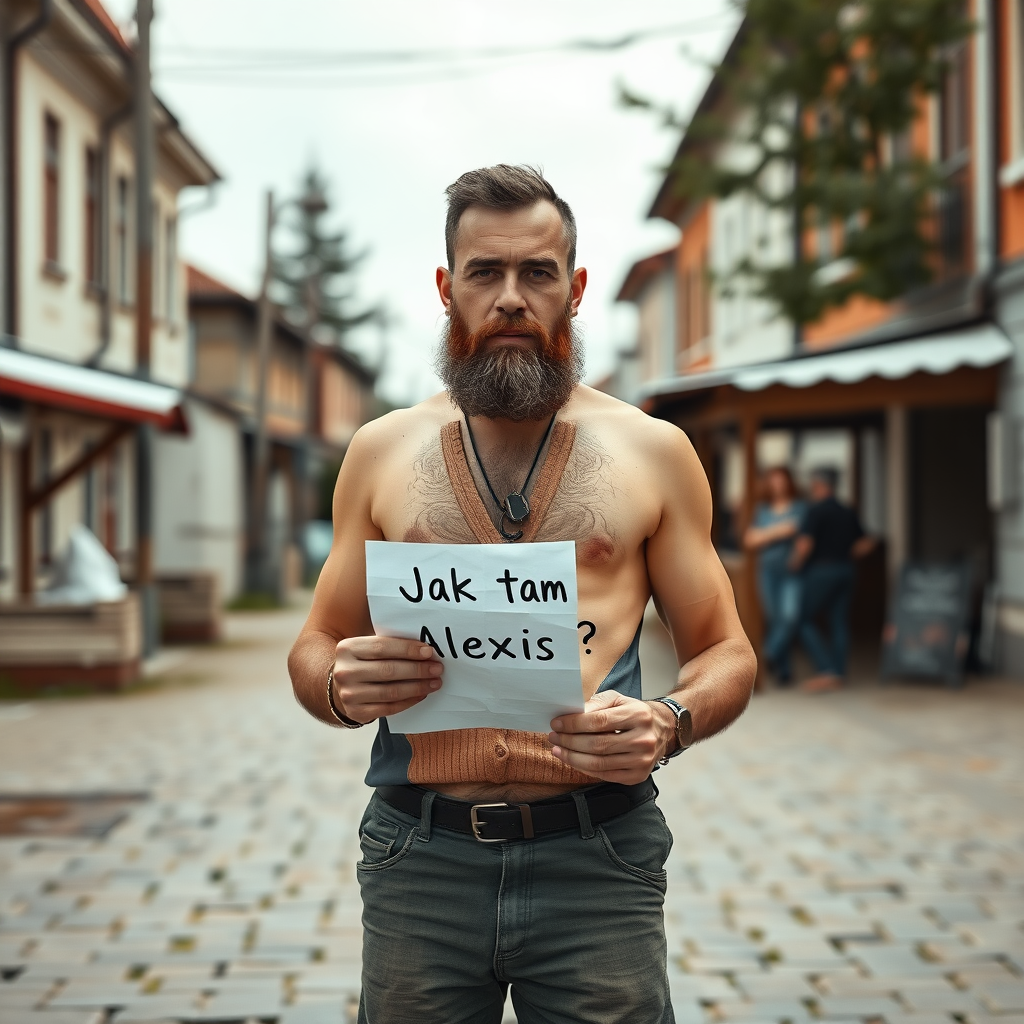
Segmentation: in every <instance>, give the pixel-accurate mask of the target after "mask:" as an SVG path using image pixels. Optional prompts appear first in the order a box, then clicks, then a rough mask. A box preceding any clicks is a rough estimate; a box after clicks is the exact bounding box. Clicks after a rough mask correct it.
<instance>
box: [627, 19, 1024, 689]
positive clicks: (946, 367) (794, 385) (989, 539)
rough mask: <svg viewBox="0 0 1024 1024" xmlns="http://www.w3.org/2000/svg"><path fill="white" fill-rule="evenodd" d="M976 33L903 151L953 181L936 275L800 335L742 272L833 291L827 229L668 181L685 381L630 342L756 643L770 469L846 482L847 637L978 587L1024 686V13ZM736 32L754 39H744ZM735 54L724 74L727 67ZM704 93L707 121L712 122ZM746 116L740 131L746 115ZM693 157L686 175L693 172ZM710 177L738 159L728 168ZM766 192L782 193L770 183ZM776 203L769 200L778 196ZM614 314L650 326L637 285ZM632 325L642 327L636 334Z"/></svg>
mask: <svg viewBox="0 0 1024 1024" xmlns="http://www.w3.org/2000/svg"><path fill="white" fill-rule="evenodd" d="M970 7H971V16H972V18H973V20H974V22H975V26H976V29H975V32H974V33H973V34H972V35H971V36H970V37H969V38H968V39H967V40H966V41H964V42H963V43H962V44H961V45H960V46H958V47H956V48H955V50H954V51H953V52H951V53H950V55H949V56H950V64H949V71H948V73H947V75H946V79H945V81H944V84H943V87H942V88H941V89H940V90H939V91H938V92H937V93H936V94H935V95H934V96H931V97H929V98H928V99H927V101H926V102H924V103H923V104H922V110H921V114H920V116H919V118H918V119H917V121H916V122H915V124H914V125H913V127H912V130H911V132H910V133H909V139H908V141H907V144H908V145H910V146H912V147H914V151H916V152H918V153H920V154H922V155H925V156H927V157H929V158H930V159H932V160H934V161H935V162H936V163H937V164H938V165H939V166H941V167H942V169H943V173H944V177H945V180H944V183H943V185H942V188H941V189H940V190H939V193H938V194H937V195H936V199H935V213H934V225H933V230H934V237H935V240H936V243H937V245H936V276H935V280H934V281H933V283H931V284H930V285H928V286H926V287H922V288H917V289H914V290H908V292H907V293H906V294H904V295H903V296H901V297H900V298H899V299H897V300H895V301H893V302H888V303H883V302H876V301H873V300H868V299H864V298H854V299H852V300H851V301H849V302H848V303H846V305H844V306H842V307H840V308H837V309H833V310H831V311H829V312H828V313H827V314H826V315H825V316H823V317H822V318H821V319H820V320H819V321H818V322H816V323H813V324H810V325H806V326H805V327H804V328H803V329H801V330H797V329H796V328H795V327H794V325H793V324H792V323H790V322H788V321H787V320H786V319H785V318H784V317H782V316H780V315H779V314H778V313H777V312H776V311H775V310H774V309H773V308H772V307H770V306H769V305H768V304H767V303H765V302H764V301H763V300H760V299H757V298H756V297H754V296H752V295H750V294H749V291H746V290H745V289H744V287H743V284H742V282H740V283H739V284H738V285H737V284H735V283H733V282H729V283H728V284H727V283H724V282H727V281H728V279H729V276H730V275H729V272H730V270H731V268H732V267H734V266H735V265H736V264H737V263H738V262H739V261H740V260H742V259H744V258H749V259H756V260H758V261H760V262H765V261H768V262H775V263H776V264H782V263H784V262H785V261H787V260H791V259H792V254H793V252H794V251H795V247H796V245H797V243H799V244H800V245H801V246H802V247H803V249H804V251H805V252H810V253H813V254H815V255H816V256H817V259H818V262H819V264H820V271H819V273H822V274H826V275H828V274H833V273H834V274H841V273H842V272H843V268H842V267H841V266H840V265H839V261H838V260H836V259H835V257H834V255H833V253H834V251H835V244H834V243H835V235H834V232H835V230H836V228H835V226H833V225H823V226H821V227H819V228H816V229H815V230H811V231H806V232H804V233H803V236H802V237H801V238H800V239H796V238H794V232H793V227H792V223H791V221H790V220H789V218H788V217H787V216H785V215H783V214H780V213H779V212H777V211H776V212H771V211H769V210H767V209H765V208H764V207H761V206H759V204H758V203H757V202H756V200H754V199H753V198H752V197H750V196H746V195H742V194H737V195H734V196H733V197H731V198H729V199H728V200H715V199H709V198H703V197H700V196H697V195H687V194H686V193H685V192H680V190H679V189H678V187H677V183H676V181H675V180H674V179H673V178H672V177H671V175H669V176H666V178H665V179H664V181H663V184H662V186H661V188H660V190H659V192H658V195H657V197H656V199H655V202H654V203H653V205H652V208H651V211H650V216H652V217H662V218H665V219H667V220H669V221H671V222H672V223H674V224H676V225H678V226H679V227H680V229H681V231H682V237H681V241H680V244H679V247H678V250H677V252H676V256H675V265H676V272H675V284H674V292H675V301H674V305H673V308H674V310H675V325H674V335H675V360H674V362H675V370H674V372H672V373H666V372H664V371H661V372H657V371H654V370H653V369H652V368H653V367H655V366H664V365H665V361H664V359H663V358H662V356H661V355H660V354H659V355H657V356H653V355H648V354H645V352H644V351H643V350H644V348H645V346H649V345H651V344H653V343H652V342H651V341H650V340H649V339H648V338H647V336H646V335H645V334H644V332H643V331H641V332H640V335H639V337H638V346H637V347H638V350H639V352H638V355H637V356H636V365H637V366H638V367H640V368H642V372H641V373H639V374H638V375H637V377H638V380H637V383H636V384H635V387H634V391H633V394H632V395H631V396H630V397H631V400H632V401H634V402H636V403H637V404H640V405H642V406H643V407H644V408H646V409H648V410H649V411H650V412H652V413H653V414H655V415H658V416H662V417H665V418H669V419H672V420H673V421H675V422H677V423H678V424H679V425H680V426H682V427H683V428H684V429H686V430H687V432H688V433H689V435H690V437H691V439H692V440H693V442H694V444H695V447H696V449H697V451H698V454H699V455H700V457H701V459H702V461H703V463H704V465H705V468H706V470H707V472H708V475H709V479H710V480H711V483H712V487H713V490H714V492H715V498H716V514H715V527H714V529H715V540H716V543H717V544H718V546H719V548H720V550H721V551H722V552H723V558H724V560H725V562H726V564H727V567H728V568H729V570H730V572H731V573H732V575H733V578H734V582H735V584H736V589H737V595H738V598H739V601H740V605H741V612H742V614H743V616H744V620H745V622H746V624H747V627H748V629H749V630H750V632H751V633H752V634H753V635H754V637H755V638H757V636H758V635H759V615H758V610H757V602H756V597H755V592H754V584H753V575H754V573H753V564H752V556H750V555H746V554H743V553H742V551H741V544H740V539H741V536H742V530H743V526H744V524H745V523H747V522H749V520H750V516H751V513H752V510H753V504H754V501H755V495H756V481H757V477H758V474H759V473H760V471H762V470H763V469H765V468H767V467H768V466H770V465H773V464H779V463H785V464H787V465H789V466H790V467H792V468H793V469H794V470H795V471H796V474H797V476H798V478H803V479H806V476H807V474H808V473H809V471H810V470H811V469H813V468H815V467H816V466H820V465H830V466H831V467H832V468H834V469H836V470H838V472H839V475H840V494H841V496H842V497H845V498H846V499H847V500H849V501H851V502H852V503H854V504H855V505H856V506H857V507H858V509H859V511H860V514H861V517H862V519H863V521H864V522H865V524H866V526H867V527H868V528H869V529H870V530H872V532H874V533H875V534H876V535H878V536H879V537H880V538H881V540H882V545H881V546H880V553H879V554H878V555H876V556H875V560H874V561H872V562H869V564H867V565H865V566H862V567H861V578H860V580H859V582H858V587H859V592H858V597H857V599H856V600H857V609H856V612H855V618H856V619H857V620H858V622H859V624H860V627H861V630H862V635H863V636H864V637H865V638H867V639H869V640H870V641H871V644H872V645H873V646H874V647H876V648H877V638H878V636H879V627H880V625H881V615H882V611H883V609H884V606H885V602H886V597H887V594H888V593H889V592H890V590H891V588H892V585H893V583H894V580H895V578H896V574H897V572H898V570H899V568H900V567H901V566H902V565H904V564H906V563H907V562H914V561H922V562H947V563H948V562H954V561H955V562H960V563H966V564H968V565H969V566H970V570H971V575H972V579H973V585H974V592H973V599H972V608H971V618H972V654H971V657H972V658H973V659H974V660H975V661H976V662H981V663H992V662H995V663H997V664H998V665H999V666H1000V667H1001V668H1002V669H1004V670H1005V671H1007V672H1010V673H1012V674H1018V675H1020V674H1024V511H1022V503H1021V501H1022V496H1021V494H1020V491H1021V479H1022V475H1024V466H1022V459H1024V443H1022V442H1024V428H1022V424H1024V420H1022V419H1021V416H1022V413H1024V397H1022V396H1024V392H1022V390H1021V380H1022V377H1021V372H1022V371H1021V367H1022V366H1024V363H1022V362H1021V358H1022V355H1021V353H1022V352H1024V348H1022V344H1024V290H1022V286H1024V262H1021V260H1022V258H1024V149H1022V148H1021V147H1022V146H1024V112H1022V110H1021V107H1022V104H1024V101H1022V100H1021V97H1022V95H1024V93H1022V91H1021V81H1020V76H1021V71H1020V68H1021V45H1022V39H1024V35H1022V31H1021V30H1022V24H1024V18H1022V13H1021V11H1022V6H1021V2H1020V0H973V3H972V4H971V5H970ZM740 31H741V32H742V28H741V30H740ZM737 49H738V48H737V46H736V45H735V44H734V46H733V47H732V48H731V50H730V51H729V54H727V56H726V62H727V63H728V62H729V61H730V60H731V59H732V58H733V57H734V56H735V53H736V52H737ZM722 94H723V90H722V88H721V83H720V82H719V81H718V80H713V81H712V82H711V84H710V86H709V88H708V90H707V92H706V94H705V96H704V98H703V100H702V103H701V108H700V109H701V110H702V111H709V110H716V109H717V108H716V104H718V103H720V102H721V100H722ZM733 116H743V115H742V112H741V113H740V114H738V115H733ZM690 145H691V143H690V140H688V139H687V138H685V137H684V139H683V140H682V143H681V144H680V149H679V154H678V155H679V156H685V155H686V154H687V153H688V152H689V147H690ZM714 159H717V160H721V161H723V162H725V163H728V161H730V160H733V159H736V154H734V153H730V152H728V150H727V148H726V147H722V149H720V150H719V151H718V152H717V153H716V154H715V155H714ZM776 173H791V171H787V170H786V169H785V168H780V169H779V170H778V171H776ZM769 187H770V183H769ZM642 266H643V261H641V263H638V264H637V265H636V266H634V268H633V270H632V271H631V272H630V276H629V277H627V284H626V285H625V286H624V288H623V293H622V294H621V295H620V297H621V298H623V299H626V300H629V301H634V302H637V303H638V304H639V305H641V308H642V305H643V301H644V297H643V294H642V292H631V291H630V289H629V287H628V285H629V282H630V280H632V279H633V278H635V277H636V275H637V274H638V273H640V270H641V268H642ZM641 319H642V317H641Z"/></svg>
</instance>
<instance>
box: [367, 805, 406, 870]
mask: <svg viewBox="0 0 1024 1024" xmlns="http://www.w3.org/2000/svg"><path fill="white" fill-rule="evenodd" d="M416 833H417V829H416V827H415V826H413V825H410V824H406V823H403V822H400V821H397V820H395V818H392V817H391V816H390V815H389V814H387V813H385V812H382V811H381V809H380V808H379V807H377V806H375V805H374V802H371V803H370V806H369V807H367V809H366V813H365V814H364V815H363V820H362V821H361V822H360V823H359V849H360V851H361V853H362V855H363V856H362V859H361V860H360V861H359V863H358V864H357V865H356V868H357V869H359V868H366V869H368V870H376V869H379V868H384V867H389V866H390V865H391V864H393V863H395V862H397V861H399V860H401V859H402V858H403V857H404V856H405V855H406V853H408V852H409V847H410V846H411V845H412V841H413V839H415V838H416Z"/></svg>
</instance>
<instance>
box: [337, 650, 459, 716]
mask: <svg viewBox="0 0 1024 1024" xmlns="http://www.w3.org/2000/svg"><path fill="white" fill-rule="evenodd" d="M441 671H442V667H441V663H440V662H439V661H438V660H437V659H436V658H435V657H434V650H433V648H432V647H429V646H427V645H426V644H422V643H420V642H419V641H418V640H399V639H397V638H395V637H387V636H356V637H350V638H349V639H347V640H342V641H341V643H339V644H338V648H337V653H336V655H335V660H334V703H335V706H336V707H337V709H338V710H339V711H340V712H341V713H342V714H343V715H345V716H346V717H348V718H351V719H352V720H353V721H354V722H363V723H366V722H373V721H375V720H376V719H378V718H383V717H385V716H386V715H395V714H397V713H398V712H399V711H404V710H405V709H406V708H411V707H412V706H413V704H419V702H420V701H421V700H423V698H424V697H426V696H427V695H428V694H429V693H431V692H433V691H434V690H437V689H440V687H441V680H440V679H439V678H438V677H439V676H440V675H441Z"/></svg>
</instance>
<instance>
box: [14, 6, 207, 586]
mask: <svg viewBox="0 0 1024 1024" xmlns="http://www.w3.org/2000/svg"><path fill="white" fill-rule="evenodd" d="M0 36H2V39H0V42H2V44H3V45H2V46H0V52H2V53H3V61H4V67H3V69H2V72H3V73H2V76H0V77H2V79H3V96H2V101H0V107H2V109H3V125H2V133H0V138H2V140H3V141H2V148H3V152H2V154H0V159H2V165H3V171H4V174H3V178H4V182H3V185H4V195H3V203H2V206H3V220H2V227H3V244H2V246H0V264H2V273H0V279H2V282H3V290H2V299H3V338H2V345H0V598H3V599H13V598H15V597H17V596H18V595H27V594H31V593H32V592H33V591H34V590H35V589H37V588H38V587H40V586H44V585H45V584H46V582H47V580H48V578H49V575H50V572H51V570H52V567H53V564H54V559H55V557H56V555H57V553H58V552H59V551H60V550H61V548H62V547H63V545H64V543H65V542H66V539H67V537H68V534H69V531H70V529H71V527H72V526H74V525H75V524H77V523H85V524H86V525H87V526H89V527H90V529H92V531H93V532H94V533H95V534H96V535H97V536H98V537H99V538H100V539H101V540H102V541H103V543H104V544H105V545H106V546H107V548H108V550H109V551H110V552H111V553H112V554H113V555H114V556H115V558H116V559H117V560H118V562H119V564H120V566H121V568H122V573H123V575H124V576H125V578H129V579H130V578H131V577H132V575H133V572H134V565H135V557H136V537H135V518H136V509H137V484H136V454H135V431H136V430H137V428H138V426H139V425H140V424H151V425H155V426H157V427H158V428H161V429H179V430H180V429H185V420H184V417H183V414H182V409H181V401H180V389H181V388H182V387H183V386H184V385H185V384H186V382H187V379H188V372H189V362H188V359H189V355H188V353H189V348H188V319H187V306H186V295H185V287H184V268H183V265H182V262H181V259H180V257H179V254H178V246H177V231H178V228H177V204H178V196H179V193H180V192H181V190H182V189H184V188H186V187H188V186H203V185H209V184H211V183H212V182H214V181H215V180H216V178H217V175H216V172H215V170H214V169H213V168H212V166H211V165H210V163H209V162H208V161H207V160H206V158H205V157H204V156H203V155H202V153H200V152H199V150H198V149H197V148H196V146H195V145H194V144H193V143H192V142H191V141H190V140H189V138H188V137H187V136H186V135H185V134H184V133H183V132H182V131H181V129H180V127H179V125H178V123H177V121H175V119H174V118H173V116H172V115H171V114H170V112H169V111H168V110H167V109H166V108H165V107H164V106H163V105H162V104H160V103H159V101H154V105H153V111H152V116H153V119H154V123H155V128H156V138H157V144H156V163H155V173H154V188H153V212H154V223H153V236H154V249H153V270H152V273H153V280H152V291H153V319H152V325H151V349H150V351H151V357H150V372H149V374H148V376H149V378H150V379H149V380H142V379H139V378H138V375H137V367H138V365H139V364H138V359H137V337H136V335H137V325H136V311H135V305H134V303H135V295H136V287H137V281H136V265H137V263H136V242H135V234H136V232H135V227H136V225H135V223H134V220H135V216H136V214H135V207H136V201H135V193H134V180H133V179H134V173H135V156H134V148H133V128H132V117H131V114H132V81H133V67H134V59H135V58H134V53H133V51H132V49H131V47H130V46H129V45H128V43H127V42H126V41H125V39H124V38H123V37H122V35H121V33H120V31H119V30H118V28H117V26H116V25H115V24H114V22H113V21H112V20H111V19H110V17H109V15H108V14H107V12H106V11H105V10H104V8H103V7H102V6H101V5H100V3H99V0H45V2H43V0H11V2H9V3H5V4H4V5H3V7H2V9H0Z"/></svg>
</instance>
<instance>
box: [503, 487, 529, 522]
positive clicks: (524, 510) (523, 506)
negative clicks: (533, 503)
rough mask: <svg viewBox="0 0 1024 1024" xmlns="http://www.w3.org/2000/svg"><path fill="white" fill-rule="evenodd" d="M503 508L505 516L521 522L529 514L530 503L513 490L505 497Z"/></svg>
mask: <svg viewBox="0 0 1024 1024" xmlns="http://www.w3.org/2000/svg"><path fill="white" fill-rule="evenodd" d="M504 510H505V516H506V518H508V519H510V520H511V521H512V522H513V523H521V522H522V521H523V520H524V519H525V518H526V517H527V516H528V515H529V514H530V503H529V502H528V501H527V500H526V499H525V498H524V497H523V496H522V495H521V494H520V493H519V492H518V491H513V492H512V493H511V494H510V495H508V497H507V498H505V505H504Z"/></svg>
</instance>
